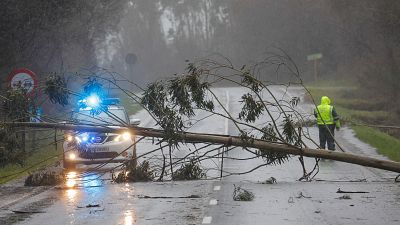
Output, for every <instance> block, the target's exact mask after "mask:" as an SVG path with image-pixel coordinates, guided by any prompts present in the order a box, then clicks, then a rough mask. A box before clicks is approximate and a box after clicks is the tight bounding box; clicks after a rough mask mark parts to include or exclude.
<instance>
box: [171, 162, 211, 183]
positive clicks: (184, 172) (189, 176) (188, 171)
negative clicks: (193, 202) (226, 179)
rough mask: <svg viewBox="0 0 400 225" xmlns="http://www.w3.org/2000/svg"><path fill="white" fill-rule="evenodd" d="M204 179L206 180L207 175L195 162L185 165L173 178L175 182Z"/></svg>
mask: <svg viewBox="0 0 400 225" xmlns="http://www.w3.org/2000/svg"><path fill="white" fill-rule="evenodd" d="M202 178H206V173H204V172H203V169H202V168H200V166H199V163H198V162H196V161H195V160H190V161H189V162H188V163H185V164H183V165H182V166H181V168H179V169H178V170H176V171H175V172H174V174H173V176H172V179H173V180H198V179H202Z"/></svg>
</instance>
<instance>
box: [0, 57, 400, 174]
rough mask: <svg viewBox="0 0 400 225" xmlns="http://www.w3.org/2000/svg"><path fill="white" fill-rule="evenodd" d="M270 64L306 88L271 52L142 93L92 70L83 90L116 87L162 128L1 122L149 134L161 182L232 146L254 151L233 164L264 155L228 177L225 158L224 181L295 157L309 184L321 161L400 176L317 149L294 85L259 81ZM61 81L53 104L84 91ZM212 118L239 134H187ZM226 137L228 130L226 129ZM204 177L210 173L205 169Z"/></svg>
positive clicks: (203, 66)
mask: <svg viewBox="0 0 400 225" xmlns="http://www.w3.org/2000/svg"><path fill="white" fill-rule="evenodd" d="M268 65H273V66H276V67H277V69H279V68H283V67H284V68H286V72H287V73H288V74H291V75H293V76H294V77H295V79H297V81H298V83H297V85H298V86H297V87H303V88H304V86H302V81H301V79H300V74H299V71H298V70H297V67H296V66H295V64H294V63H293V62H292V61H291V59H290V57H288V56H287V55H272V56H270V57H268V58H267V59H266V60H265V61H262V62H261V63H258V64H256V65H253V66H246V65H244V66H242V67H241V68H236V67H234V66H233V65H232V64H231V63H230V62H229V60H227V61H226V62H224V63H220V62H217V61H213V60H201V61H199V62H197V63H188V67H187V70H186V72H185V73H184V74H182V75H175V76H173V77H172V78H170V79H166V80H159V81H156V82H153V83H151V84H149V85H148V86H147V87H146V88H141V87H138V88H139V89H140V94H139V95H138V94H137V93H136V92H133V91H132V90H131V89H125V88H123V87H122V85H121V84H120V83H118V81H117V80H118V79H116V78H115V77H111V78H110V77H107V76H100V75H97V73H92V74H90V75H88V76H86V78H85V80H87V82H86V83H85V85H84V88H83V89H84V93H83V94H84V95H85V96H90V95H91V94H92V92H93V91H95V90H102V89H104V87H109V88H110V87H111V88H114V89H118V90H120V91H121V92H122V93H123V94H125V96H127V97H128V98H129V99H130V100H132V101H135V102H136V103H139V104H140V105H141V106H142V107H143V108H144V109H145V110H147V112H148V113H149V115H150V116H151V117H152V118H153V119H154V121H155V122H156V124H155V125H157V127H158V128H157V129H153V128H145V127H136V126H130V125H129V124H127V123H125V122H121V120H120V119H118V118H115V122H114V123H109V124H97V125H96V124H92V125H85V124H79V123H76V121H73V120H70V121H68V122H59V120H57V119H53V118H51V117H47V118H45V119H44V121H43V122H41V123H29V122H21V121H19V122H18V120H11V121H10V120H7V121H4V122H3V123H2V124H0V125H2V126H3V127H5V128H7V130H11V131H13V130H15V129H14V128H15V127H31V128H40V129H50V130H74V131H77V132H100V133H119V132H124V131H131V132H132V133H135V134H136V135H137V136H142V138H140V139H139V141H140V140H143V138H144V137H149V138H156V139H158V141H156V142H154V141H153V146H154V149H152V150H149V151H148V152H147V153H145V154H142V155H141V156H138V157H143V156H144V155H149V154H153V153H154V154H153V155H152V156H151V157H152V158H153V159H154V160H150V164H149V165H151V167H152V169H155V170H154V171H156V172H155V173H157V176H158V177H159V179H158V180H163V179H164V175H165V176H168V177H169V178H171V179H174V169H175V171H176V169H177V168H183V165H185V164H187V163H188V162H193V165H194V166H193V168H199V167H198V166H199V165H200V164H201V162H202V161H204V160H209V159H211V160H213V159H217V158H221V159H223V158H224V157H227V158H229V157H228V156H224V152H227V151H230V150H231V149H232V148H234V147H240V148H243V149H244V150H245V151H247V152H250V153H251V156H250V157H247V156H246V157H244V156H243V157H242V156H239V157H236V158H234V157H230V159H234V160H249V159H250V160H251V159H255V158H261V159H262V160H263V161H262V162H261V161H257V165H254V168H253V169H250V170H248V171H244V172H235V173H234V172H232V173H230V172H227V171H224V170H223V160H221V161H222V163H221V164H220V165H217V164H214V165H215V166H216V167H217V171H220V172H221V173H220V177H224V175H223V173H225V176H229V175H241V174H245V173H249V172H252V171H254V170H256V169H258V168H261V167H263V166H266V165H277V164H278V165H279V164H284V163H285V162H287V161H288V159H289V158H290V157H291V156H293V155H297V156H299V157H298V158H299V161H300V164H301V166H302V172H303V176H302V177H301V178H300V179H299V180H311V179H312V178H313V177H315V175H316V174H317V173H318V171H319V165H318V162H319V159H331V160H337V161H342V162H347V163H352V164H357V165H361V166H367V167H373V168H379V169H384V170H388V171H393V172H400V163H398V162H392V161H387V160H379V159H375V158H371V157H367V156H362V155H355V154H350V153H347V152H344V151H343V149H341V150H342V151H343V152H332V151H325V150H320V149H316V148H318V144H317V143H315V141H313V138H312V137H311V135H310V133H309V132H308V130H307V128H306V127H307V126H306V123H307V121H309V120H310V119H314V118H313V117H310V116H312V115H305V114H304V113H303V114H302V113H300V112H299V111H298V109H296V107H297V104H298V103H299V101H300V98H299V97H298V96H291V95H290V94H287V93H288V88H289V86H290V85H291V83H290V82H289V84H287V85H284V84H280V85H279V88H278V89H279V90H283V92H282V93H283V94H282V95H280V96H277V95H276V89H277V88H276V85H275V86H274V88H271V86H270V82H265V81H261V80H260V78H259V77H260V76H261V74H262V73H263V72H262V71H263V68H264V67H265V66H268ZM103 72H104V71H103ZM110 76H113V74H111V75H110ZM57 78H58V77H57V76H56V75H55V76H52V77H49V78H48V82H46V87H44V89H45V90H46V94H47V95H48V96H49V99H50V100H51V101H52V102H53V103H56V104H60V105H64V104H65V103H67V102H68V101H67V100H68V98H69V95H72V94H76V93H79V91H71V90H69V89H67V84H66V83H65V82H54V81H59V80H61V81H62V79H57ZM50 81H52V82H50ZM221 81H222V82H223V83H224V85H226V84H227V83H228V84H230V85H231V86H232V85H233V86H235V87H240V95H236V97H238V99H237V100H236V103H235V107H238V106H240V107H238V108H237V109H235V110H230V109H229V102H230V101H229V96H228V95H227V96H226V99H225V100H224V99H223V98H224V96H221V95H218V94H217V93H216V92H217V91H218V90H217V89H215V88H213V87H212V86H213V85H215V84H216V83H218V82H221ZM123 82H125V85H126V84H127V83H129V82H130V81H126V80H123ZM131 84H132V85H135V84H134V83H131ZM274 91H275V92H274ZM306 92H307V91H306ZM224 102H225V104H224ZM227 103H228V104H227ZM10 104H12V102H10ZM25 111H26V110H25ZM25 111H24V113H25V114H27V115H29V112H25ZM100 112H105V113H107V107H104V106H99V107H98V108H95V109H93V115H94V116H95V115H96V113H100ZM25 114H24V115H25ZM211 116H217V117H219V118H221V119H223V120H225V122H229V123H231V125H233V127H231V128H229V129H231V130H230V131H229V132H230V133H231V134H235V135H219V134H207V133H193V132H188V131H189V130H190V128H192V127H193V126H194V125H195V124H196V123H198V122H201V121H203V120H204V122H206V123H208V121H207V119H208V118H210V117H211ZM305 117H308V118H305ZM211 123H212V122H211ZM211 123H210V124H211ZM9 128H10V129H9ZM225 128H226V129H228V126H227V124H225ZM225 133H226V134H227V133H228V132H227V131H225ZM189 144H193V146H194V151H191V149H190V147H189ZM158 145H159V146H158ZM211 145H213V146H212V149H207V148H208V147H209V146H211ZM9 146H11V145H9ZM182 146H186V147H187V148H188V149H189V153H187V154H186V153H184V154H186V155H184V156H182V155H180V156H179V157H174V150H179V149H181V147H182ZM190 146H192V145H190ZM199 146H200V147H199ZM310 146H312V147H310ZM338 146H339V145H338ZM198 147H199V148H198ZM164 149H168V151H164ZM221 150H222V151H221ZM155 153H157V154H158V155H156V154H155ZM303 157H311V158H315V165H314V167H313V169H312V170H311V171H310V172H307V171H306V167H305V162H304V160H303ZM167 161H168V162H167ZM108 162H109V161H108V160H104V162H102V164H101V165H99V166H97V167H96V168H101V167H103V166H104V165H105V164H107V163H108ZM126 168H127V167H125V169H126ZM166 168H168V169H166ZM157 169H158V170H157ZM167 170H169V171H167ZM152 171H153V170H152ZM199 172H200V174H205V173H203V171H199ZM157 176H155V177H157ZM200 177H202V176H200Z"/></svg>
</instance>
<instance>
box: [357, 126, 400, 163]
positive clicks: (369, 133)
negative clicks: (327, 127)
mask: <svg viewBox="0 0 400 225" xmlns="http://www.w3.org/2000/svg"><path fill="white" fill-rule="evenodd" d="M352 129H353V130H354V132H355V133H356V137H357V138H359V139H360V140H363V141H365V142H367V143H368V144H370V145H371V146H373V147H375V148H376V149H378V153H379V154H381V155H385V156H387V157H388V158H389V159H391V160H393V161H397V162H400V140H399V139H397V138H394V137H392V136H390V135H388V134H386V133H384V132H381V131H379V130H377V129H373V128H370V127H364V126H352Z"/></svg>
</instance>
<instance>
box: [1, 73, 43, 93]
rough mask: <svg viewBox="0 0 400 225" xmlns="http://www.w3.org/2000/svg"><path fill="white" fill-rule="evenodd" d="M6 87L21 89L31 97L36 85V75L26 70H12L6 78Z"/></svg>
mask: <svg viewBox="0 0 400 225" xmlns="http://www.w3.org/2000/svg"><path fill="white" fill-rule="evenodd" d="M8 85H9V86H10V87H11V88H12V89H17V88H23V89H25V90H26V93H27V94H29V95H31V94H32V93H33V91H34V90H35V89H36V87H37V85H38V80H37V77H36V74H35V73H34V72H32V71H30V70H28V69H25V68H21V69H16V70H13V71H12V72H11V73H10V76H9V77H8Z"/></svg>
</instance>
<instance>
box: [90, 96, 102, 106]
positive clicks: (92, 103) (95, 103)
mask: <svg viewBox="0 0 400 225" xmlns="http://www.w3.org/2000/svg"><path fill="white" fill-rule="evenodd" d="M100 103H101V100H100V98H99V96H98V95H95V94H92V95H90V96H89V97H87V98H86V105H87V106H88V107H91V108H97V107H99V106H100Z"/></svg>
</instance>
